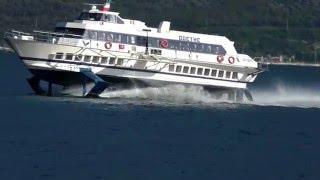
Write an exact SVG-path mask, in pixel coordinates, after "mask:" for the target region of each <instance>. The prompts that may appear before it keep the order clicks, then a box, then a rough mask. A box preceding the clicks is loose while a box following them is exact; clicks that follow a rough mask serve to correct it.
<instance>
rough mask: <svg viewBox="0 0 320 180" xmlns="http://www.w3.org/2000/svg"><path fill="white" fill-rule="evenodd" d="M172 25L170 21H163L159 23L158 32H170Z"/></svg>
mask: <svg viewBox="0 0 320 180" xmlns="http://www.w3.org/2000/svg"><path fill="white" fill-rule="evenodd" d="M170 25H171V22H169V21H162V22H161V23H160V25H159V28H158V33H164V32H169V31H170Z"/></svg>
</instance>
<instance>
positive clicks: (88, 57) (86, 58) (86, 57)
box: [83, 56, 91, 62]
mask: <svg viewBox="0 0 320 180" xmlns="http://www.w3.org/2000/svg"><path fill="white" fill-rule="evenodd" d="M83 61H84V62H90V61H91V56H84V59H83Z"/></svg>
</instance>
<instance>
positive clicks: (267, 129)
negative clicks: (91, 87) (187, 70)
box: [0, 54, 320, 180]
mask: <svg viewBox="0 0 320 180" xmlns="http://www.w3.org/2000/svg"><path fill="white" fill-rule="evenodd" d="M319 75H320V71H319V69H318V68H301V67H275V66H272V67H270V70H269V71H268V72H266V73H265V74H263V75H262V76H261V77H259V78H258V80H257V82H256V83H255V84H254V85H252V86H250V90H251V92H252V95H253V96H254V99H255V101H254V102H252V103H232V102H227V101H222V102H221V101H217V100H215V99H214V98H212V97H211V95H210V94H208V93H206V92H205V91H203V90H202V89H201V88H198V87H189V88H186V87H183V86H169V87H163V88H146V89H132V90H125V91H116V92H111V93H110V92H109V93H108V92H106V93H104V94H103V98H100V99H86V98H75V97H40V96H34V95H33V94H32V92H31V90H30V89H29V87H28V86H27V84H26V82H25V80H24V79H25V77H28V76H29V74H28V72H27V71H25V69H24V67H23V66H22V65H21V63H20V62H19V61H18V60H17V58H16V57H14V56H12V55H7V54H0V83H1V85H2V86H1V88H0V92H1V95H0V109H1V110H0V113H1V118H0V162H1V163H0V179H41V180H42V179H108V180H109V179H159V180H160V179H161V180H163V179H210V180H211V179H243V180H247V179H265V180H270V179H272V180H277V179H279V180H283V179H284V180H286V179H288V180H292V179H312V180H313V179H314V180H318V179H319V178H320V173H319V167H320V156H319V152H320V142H319V137H320V131H319V130H320V129H319V127H320V126H319V125H320V122H319V120H320V118H319V116H320V109H319V107H320V93H319V92H320V91H319V90H320V84H319V81H320V80H319V77H320V76H319Z"/></svg>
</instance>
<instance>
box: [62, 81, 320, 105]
mask: <svg viewBox="0 0 320 180" xmlns="http://www.w3.org/2000/svg"><path fill="white" fill-rule="evenodd" d="M270 87H271V88H260V89H258V88H254V89H252V90H251V91H250V92H251V94H252V95H253V98H254V101H253V102H248V101H245V102H241V103H239V102H234V101H229V100H228V99H227V98H223V99H219V100H218V99H217V98H216V97H215V96H214V94H213V93H209V92H207V91H205V90H204V89H203V88H202V87H199V86H183V85H170V86H165V87H159V88H157V87H149V88H133V89H128V90H116V91H105V92H104V93H102V94H101V95H100V97H101V99H99V100H92V101H93V102H96V103H108V104H109V103H110V102H111V101H110V100H112V102H113V103H116V104H118V103H134V104H148V103H151V104H154V105H170V106H186V105H188V106H195V107H198V106H214V107H219V106H223V107H224V106H225V104H228V105H227V106H231V107H234V106H233V105H237V106H238V105H241V104H242V105H257V106H281V107H297V108H320V90H317V88H314V87H299V86H292V85H285V84H284V83H281V82H277V83H276V84H272V85H270ZM64 93H67V94H72V95H73V96H81V95H82V87H80V86H77V87H73V88H69V89H68V90H66V91H65V92H64ZM107 101H108V102H107ZM117 101H121V102H117Z"/></svg>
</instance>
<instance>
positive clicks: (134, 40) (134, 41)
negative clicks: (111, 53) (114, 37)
mask: <svg viewBox="0 0 320 180" xmlns="http://www.w3.org/2000/svg"><path fill="white" fill-rule="evenodd" d="M130 39H131V44H136V37H135V36H131V37H130Z"/></svg>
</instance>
